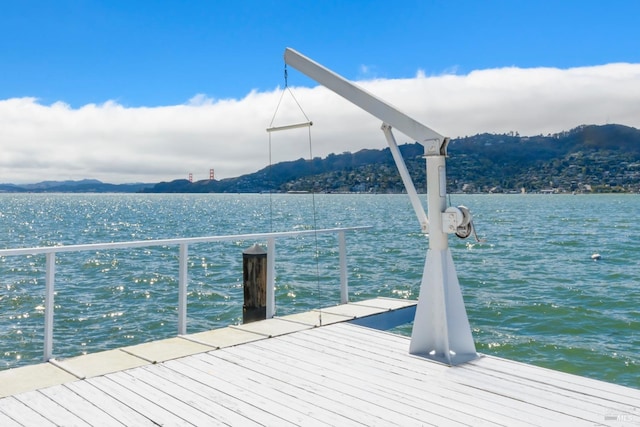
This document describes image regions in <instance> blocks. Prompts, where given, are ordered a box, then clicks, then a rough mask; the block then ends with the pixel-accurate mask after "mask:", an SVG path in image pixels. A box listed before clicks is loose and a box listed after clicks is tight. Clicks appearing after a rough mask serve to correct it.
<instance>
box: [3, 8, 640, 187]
mask: <svg viewBox="0 0 640 427" xmlns="http://www.w3.org/2000/svg"><path fill="white" fill-rule="evenodd" d="M638 16H640V2H639V1H635V0H628V1H623V0H610V1H607V2H605V1H593V0H586V1H546V0H541V1H516V0H513V1H506V0H505V1H498V0H489V1H440V0H438V1H436V0H432V1H429V0H424V1H406V0H399V1H393V2H391V1H315V2H311V1H305V2H302V1H267V0H265V1H224V2H223V1H146V0H136V1H120V0H117V1H106V0H105V1H95V0H94V1H91V0H87V1H82V0H78V1H66V0H58V1H35V0H24V1H6V2H3V4H2V6H1V7H0V61H1V63H0V125H2V126H0V144H2V151H3V154H0V182H15V181H17V182H24V181H28V182H33V181H37V180H39V179H50V178H57V179H79V178H81V177H90V178H98V179H103V180H105V181H109V182H129V181H154V182H156V181H160V180H170V179H175V178H183V177H185V176H186V175H187V173H188V172H189V171H191V170H199V171H200V170H201V171H202V172H201V173H200V174H199V175H200V176H201V178H205V177H206V176H208V169H209V167H208V166H207V165H211V166H210V167H214V168H216V170H217V171H219V172H220V173H219V176H220V177H221V178H222V177H230V176H237V175H238V174H241V173H247V172H252V171H254V170H256V169H257V168H259V167H262V166H264V161H263V160H262V159H257V158H256V159H253V157H251V158H250V159H249V158H248V157H250V155H249V154H247V153H251V152H255V151H256V149H255V148H247V150H248V151H247V152H246V153H240V152H237V153H235V156H234V157H233V158H228V159H227V158H226V157H225V156H224V155H223V154H226V153H224V151H226V150H224V149H223V148H216V147H212V145H211V144H212V142H211V141H218V142H217V143H218V144H219V145H220V147H224V144H230V143H232V141H243V142H239V143H238V144H239V145H242V146H247V147H249V145H250V144H256V146H255V147H257V146H258V145H257V144H261V143H263V142H264V135H263V133H264V128H265V127H266V125H267V124H268V117H271V115H272V114H273V110H274V106H275V102H276V100H277V94H278V90H279V88H281V87H282V85H283V84H284V78H283V67H284V64H283V60H282V54H283V50H284V48H285V47H287V46H289V47H293V48H295V49H296V50H298V51H300V52H302V53H303V54H305V55H307V56H309V57H311V58H313V59H314V60H316V61H318V62H320V63H322V64H323V65H325V66H327V67H329V68H331V69H332V70H333V71H335V72H337V73H339V74H341V75H343V76H345V77H346V78H348V79H350V80H354V81H358V82H363V84H365V85H369V87H368V88H369V89H371V90H374V89H376V88H378V89H377V90H379V92H376V93H378V94H380V95H385V94H389V95H388V96H389V97H391V98H393V103H394V104H396V105H398V106H399V107H402V106H403V105H406V106H407V107H406V110H407V111H408V112H411V113H412V114H414V115H415V116H417V118H418V119H420V120H425V121H426V122H427V123H425V124H427V125H429V124H432V123H430V117H434V120H435V124H436V125H439V126H441V128H440V129H438V130H442V131H443V132H442V133H444V134H446V135H449V136H452V137H456V136H463V135H465V134H469V133H477V132H485V131H486V132H502V131H507V130H510V129H511V130H518V131H520V132H521V133H546V132H557V131H561V130H565V129H566V128H570V127H571V126H575V125H579V124H582V123H583V122H584V123H596V124H598V123H605V122H610V121H615V122H622V124H627V125H630V126H636V127H637V126H640V123H638V122H637V121H634V120H633V119H632V118H629V117H635V116H637V114H635V110H633V102H634V100H635V104H640V102H638V101H639V100H638V98H639V97H640V92H639V91H640V89H638V87H637V86H636V85H633V82H634V81H636V80H638V79H637V78H636V77H637V76H638V74H637V73H638V71H637V67H635V66H637V65H638V64H640V49H639V48H638V40H640V26H639V25H638V23H637V20H638ZM621 63H626V64H627V65H629V64H630V65H632V66H633V67H627V68H625V69H624V70H622V69H621V68H620V67H618V68H615V69H613V68H597V67H600V66H608V65H611V64H621ZM594 67H595V68H594ZM582 68H584V69H585V70H587V72H577V73H575V72H574V73H573V74H571V75H569V74H567V73H568V70H570V69H582ZM490 70H493V71H490ZM553 70H555V71H557V73H555V74H554V72H555V71H553ZM552 71H553V72H552ZM501 72H502V73H506V74H500V73H501ZM585 73H586V74H588V75H590V76H591V75H592V74H593V76H595V77H593V80H589V81H588V82H587V81H583V80H580V81H579V84H578V83H576V86H575V88H574V92H571V93H569V92H568V91H569V89H567V88H571V87H573V86H571V85H570V84H569V85H568V84H567V81H568V82H573V83H575V82H577V81H578V79H577V78H576V77H575V76H576V75H578V76H581V77H580V78H582V77H583V76H584V75H585ZM443 76H449V77H451V78H450V79H448V80H438V79H439V78H442V77H443ZM453 77H457V78H453ZM472 77H473V78H472ZM425 79H426V80H425ZM520 79H521V80H520ZM545 79H549V80H545ZM565 79H566V80H565ZM412 81H414V83H416V84H418V83H420V84H421V85H422V86H421V87H423V86H425V85H426V86H429V87H436V88H441V89H442V88H446V89H447V90H444V89H443V92H442V93H443V94H446V96H450V97H451V99H452V101H451V103H449V104H447V103H446V102H445V101H446V100H444V99H443V96H439V97H438V96H434V97H432V95H437V94H438V91H437V90H436V89H430V92H428V93H426V94H422V93H421V92H415V90H408V89H407V88H404V89H399V88H400V86H398V87H397V88H395V89H394V88H393V87H392V86H393V85H394V84H398V85H402V84H409V83H410V82H412ZM487 82H489V83H487ZM501 82H502V83H504V84H503V85H502V86H496V85H500V83H501ZM532 82H537V86H535V85H534V83H532ZM628 82H631V83H628ZM616 83H617V84H618V85H619V87H617V89H615V90H614V89H609V86H608V85H611V84H616ZM449 84H451V85H453V86H448V85H449ZM289 85H290V86H293V87H305V88H309V89H310V90H311V88H313V87H315V86H316V84H315V83H314V82H312V81H310V80H309V79H307V78H305V77H304V76H302V75H301V74H300V73H298V72H296V71H295V70H289ZM431 85H439V86H431ZM527 85H528V86H530V87H529V88H528V89H527V88H525V86H527ZM551 85H558V90H553V89H549V91H548V92H547V91H545V90H544V87H545V86H547V87H549V88H551ZM533 86H535V87H533ZM624 87H626V88H627V89H626V90H623V89H622V88H624ZM423 89H424V87H423ZM314 90H315V92H309V96H308V97H307V98H306V99H305V98H302V99H301V101H302V104H303V105H304V104H306V105H307V106H309V108H310V109H312V110H313V109H314V108H317V112H316V114H317V115H318V116H319V117H324V115H323V114H325V113H324V112H323V111H325V110H321V109H320V104H322V103H324V104H322V105H324V107H325V109H326V110H327V111H338V110H339V108H338V107H336V105H339V103H340V102H342V101H336V99H334V98H326V97H325V96H324V95H323V96H322V97H319V98H316V96H319V95H318V93H321V92H317V91H318V88H315V89H314ZM425 90H427V89H425ZM527 90H529V91H530V92H527V93H525V92H526V91H527ZM565 90H566V93H564V92H563V91H565ZM298 91H299V92H301V93H302V94H307V92H305V90H303V89H302V88H300V89H298V90H296V92H298ZM591 91H593V92H594V94H593V96H594V98H585V94H584V92H591ZM400 93H406V95H407V97H406V98H404V97H401V96H400V95H399V94H400ZM465 93H467V94H468V96H469V99H466V100H465V98H464V97H465ZM496 93H500V94H501V98H496V99H495V100H493V99H491V100H488V99H487V98H492V97H493V96H498V95H494V94H496ZM607 93H609V94H610V95H609V98H606V96H607V95H606V94H607ZM313 94H315V95H313ZM412 94H413V95H414V96H413V97H411V95H412ZM556 95H557V96H562V99H561V100H555V99H552V98H551V97H552V96H556ZM574 95H575V97H574ZM596 95H597V96H600V98H595V96H596ZM483 97H484V99H487V103H488V104H490V105H496V106H498V105H499V106H501V108H502V109H496V110H491V111H490V112H491V113H492V116H491V117H489V116H488V114H487V120H485V121H482V120H480V119H479V116H482V115H484V114H486V113H488V112H489V111H488V110H486V109H485V108H484V107H480V109H481V111H478V110H474V111H478V114H475V113H470V112H469V110H465V109H464V108H463V106H464V105H465V104H467V105H476V106H477V105H478V104H477V99H479V98H483ZM545 97H546V98H545ZM383 98H384V96H383ZM416 98H417V99H416ZM534 98H535V99H537V98H543V99H546V100H547V101H546V102H547V104H546V106H544V105H540V106H538V110H532V111H531V114H537V115H538V117H541V116H540V115H541V113H540V112H541V111H547V110H549V109H550V108H551V106H554V105H559V103H560V101H562V102H564V101H567V100H569V99H574V102H576V103H578V104H579V105H581V106H582V105H585V104H589V105H591V106H592V107H593V108H596V106H600V107H602V106H606V111H604V110H602V111H600V110H597V111H594V110H593V108H592V110H589V111H586V110H585V111H582V110H581V109H578V110H580V111H577V112H575V114H578V113H580V114H583V116H582V117H578V116H576V115H571V114H569V112H568V111H567V110H568V109H570V108H571V107H568V106H570V105H573V104H571V103H570V102H568V101H567V104H566V105H564V104H563V105H564V106H563V107H562V106H561V107H557V108H560V110H558V111H564V112H565V113H566V115H563V116H562V117H565V116H566V120H565V121H555V120H546V121H544V120H542V118H541V119H540V120H538V123H533V122H531V121H527V120H525V119H524V118H523V116H513V117H511V116H509V114H507V113H511V112H512V111H511V110H512V109H513V107H514V105H516V109H518V108H520V107H522V109H523V110H525V103H526V104H527V105H528V104H530V103H531V102H532V99H534ZM620 98H624V99H623V101H624V102H627V103H628V105H630V106H631V107H626V104H625V105H624V106H620V107H615V108H614V106H615V104H616V103H618V101H619V100H620ZM327 99H328V101H327ZM465 101H469V102H466V103H465ZM419 102H422V103H423V104H424V105H425V107H424V109H420V108H421V107H420V106H419V105H417V104H418V103H419ZM430 102H431V103H432V105H431V106H426V105H427V104H429V103H430ZM536 102H542V100H538V101H536ZM336 103H337V104H336ZM196 104H197V105H196ZM340 105H341V104H340ZM439 105H441V106H440V107H439ZM181 106H182V107H184V106H190V108H194V110H189V112H188V115H189V117H190V118H189V119H188V120H187V119H186V118H184V117H183V116H182V115H186V114H187V113H185V108H180V107H181ZM196 106H200V107H202V108H199V109H197V111H196ZM458 106H460V109H458ZM427 107H428V108H433V109H434V110H429V109H428V108H427ZM600 107H598V108H600ZM340 108H342V106H340ZM345 108H347V107H345ZM554 108H555V107H554ZM636 108H637V107H636ZM207 109H209V110H207ZM571 109H575V108H571ZM205 110H206V111H208V112H209V113H211V114H215V115H216V117H220V116H224V117H225V119H224V123H229V122H234V120H235V121H236V123H235V124H236V125H237V127H238V128H246V129H253V128H255V129H258V130H259V132H262V133H258V131H256V133H253V134H251V135H249V134H248V133H247V134H241V132H242V130H237V131H234V130H231V129H228V130H227V129H226V128H225V129H222V128H223V127H224V126H223V125H219V126H217V127H216V126H213V125H211V124H209V126H208V127H207V126H205V125H204V124H202V126H203V127H199V126H200V122H194V121H193V120H196V119H194V118H193V117H201V118H200V119H199V120H201V121H202V123H204V122H207V121H208V120H209V119H208V118H207V117H208V116H207V115H206V114H205ZM223 111H224V112H223ZM349 111H350V110H349ZM256 112H259V113H256ZM445 112H446V113H447V114H448V117H449V118H450V121H447V120H444V119H439V118H438V117H439V114H444V113H445ZM235 113H237V114H238V115H237V116H233V115H232V114H235ZM173 114H175V116H173ZM327 114H328V113H327ZM349 114H350V113H349ZM557 114H558V113H557V112H554V113H553V114H551V115H550V117H556V116H557ZM470 115H473V116H474V120H475V122H473V123H470V122H469V123H467V122H465V121H466V120H468V119H469V117H470ZM347 116H348V114H347ZM476 116H477V117H476ZM234 117H237V119H234ZM355 117H356V118H357V119H356V120H360V119H363V120H364V116H362V115H357V116H355ZM173 118H175V120H174V119H173ZM253 119H255V120H256V121H255V122H252V120H253ZM312 119H313V117H312ZM158 120H162V122H163V123H161V126H160V125H155V124H158ZM327 120H328V121H330V122H332V124H333V125H334V127H336V128H340V129H342V128H346V127H347V123H346V122H345V123H336V122H337V121H339V120H340V119H339V118H335V117H334V118H331V117H330V116H327ZM528 120H530V118H529V119H528ZM31 121H32V122H31ZM136 121H137V123H138V124H140V125H136V124H135V123H134V122H136ZM173 121H175V123H177V125H176V126H177V127H176V128H170V127H168V125H167V124H166V123H167V122H173ZM209 121H211V120H209ZM213 121H214V122H215V120H213ZM265 121H267V123H264V122H265ZM25 122H31V123H29V127H28V128H27V127H19V126H18V125H17V123H23V124H24V123H25ZM461 122H465V125H460V126H456V125H455V123H461ZM154 123H155V124H154ZM369 123H370V122H366V123H365V122H364V121H363V124H362V126H367V129H368V126H369ZM56 124H58V125H59V127H55V126H56ZM109 124H111V125H112V127H111V128H109V129H107V130H104V132H101V131H99V130H100V129H103V128H105V127H107V126H108V125H109ZM3 126H4V129H2V128H3ZM7 126H8V129H7ZM327 127H328V126H325V127H324V128H321V130H320V131H319V132H320V136H321V137H322V138H326V139H327V141H329V140H331V141H334V140H336V136H333V135H330V133H329V131H328V129H327ZM356 127H357V126H356ZM156 128H162V130H163V131H164V134H163V135H159V133H157V132H156V133H154V132H151V131H150V132H148V133H145V134H144V136H140V134H141V133H142V132H146V131H145V129H150V130H154V129H155V130H157V129H156ZM190 128H193V129H196V130H195V131H194V132H195V134H194V132H192V131H190ZM442 128H444V129H442ZM314 131H315V130H314ZM234 132H238V133H237V134H236V133H234ZM323 132H324V133H323ZM376 132H379V130H378V129H376ZM52 134H53V135H58V134H60V137H59V138H57V139H56V138H53V137H50V136H49V135H52ZM97 134H100V135H99V136H96V135H97ZM106 134H109V135H110V136H105V135H106ZM166 135H172V139H171V140H169V139H167V138H168V137H167V136H166ZM357 135H361V136H360V137H358V136H357ZM374 135H377V134H374V133H372V134H365V133H363V132H359V131H358V132H355V133H354V134H353V135H352V136H349V137H346V138H344V140H346V141H348V143H345V142H343V143H342V145H340V144H333V145H332V144H329V143H327V144H325V145H323V147H325V148H324V149H318V150H317V154H318V155H325V154H328V153H329V152H342V151H354V150H357V149H360V148H365V147H367V148H382V147H383V146H384V141H383V143H382V145H380V146H378V143H379V141H378V139H382V138H378V137H377V136H374ZM153 138H158V139H162V141H161V143H158V144H157V145H156V146H154V145H153V144H152V143H151V142H149V140H150V139H153ZM287 138H289V136H287V137H283V140H285V139H287ZM322 138H321V140H320V141H319V142H320V144H322ZM140 140H145V141H146V142H145V143H142V142H141V143H140V145H138V141H140ZM122 141H125V142H122ZM206 141H209V142H208V144H209V146H208V147H209V148H210V149H211V159H203V156H204V157H206V156H208V152H207V144H206V143H205V142H206ZM222 141H224V142H222ZM374 141H375V143H374ZM190 142H193V150H190V149H189V147H190V145H189V143H190ZM399 142H402V141H399ZM119 144H122V145H119ZM152 146H153V147H156V148H157V147H166V148H167V151H162V150H161V149H160V148H157V151H158V152H157V153H156V154H155V155H154V156H153V157H148V156H147V154H146V152H145V150H149V147H152ZM174 146H179V147H180V149H181V151H180V153H179V154H180V159H181V162H184V163H182V164H181V165H179V166H174V165H171V164H169V163H166V161H165V160H163V159H165V158H171V157H172V156H174V158H175V155H176V153H175V152H174V151H173V150H175V148H173V147H174ZM11 147H14V148H15V150H14V148H11ZM16 147H17V148H16ZM88 147H91V150H89V151H91V153H89V154H86V155H80V154H78V153H80V152H84V151H88ZM135 147H138V148H137V150H134V148H135ZM106 148H110V150H107V149H106ZM154 149H155V148H154ZM260 149H262V147H261V146H260ZM56 151H57V153H55V152H56ZM190 151H192V157H189V153H190ZM282 151H283V154H282V159H287V158H288V157H287V156H293V157H294V158H298V157H304V156H303V155H302V154H300V153H296V152H293V151H295V150H290V149H289V148H288V146H286V145H284V146H283V148H282ZM51 153H54V154H51ZM119 156H120V157H119ZM122 156H126V157H127V158H129V157H131V156H136V157H139V158H140V162H141V163H142V164H145V165H147V164H149V165H151V164H153V165H156V166H154V167H151V166H149V167H148V168H146V169H145V168H141V167H140V166H139V163H138V164H137V165H136V162H131V164H130V165H127V164H126V163H127V162H123V161H121V157H122ZM205 171H206V172H205ZM197 176H198V174H196V177H197Z"/></svg>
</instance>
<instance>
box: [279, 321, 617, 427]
mask: <svg viewBox="0 0 640 427" xmlns="http://www.w3.org/2000/svg"><path fill="white" fill-rule="evenodd" d="M347 328H349V329H347ZM337 329H338V328H334V329H333V330H329V329H325V330H323V331H319V335H329V336H330V337H331V339H333V340H336V342H339V343H340V344H341V347H340V349H341V351H345V352H353V351H358V350H357V348H358V346H356V345H355V344H353V343H355V342H357V340H358V339H359V338H358V335H359V336H361V339H362V340H364V339H366V338H368V340H367V342H368V343H369V344H371V345H373V346H376V345H379V344H377V343H376V342H375V341H374V342H372V341H371V338H370V337H369V334H368V332H367V330H366V329H363V328H353V327H352V326H351V325H348V326H346V327H344V326H340V330H339V333H338V331H337ZM303 336H304V334H302V335H300V336H299V337H303ZM377 337H378V338H380V339H382V340H386V341H390V342H392V341H396V337H393V336H391V335H390V334H378V335H377ZM283 339H285V340H286V339H287V338H286V337H283ZM343 340H347V341H344V342H342V341H343ZM363 342H364V341H363ZM350 343H351V344H350ZM407 344H408V339H407ZM378 348H380V347H378ZM350 349H351V350H350ZM396 351H397V348H396ZM402 351H408V345H407V349H406V350H402ZM378 355H379V354H378V353H375V352H374V356H373V357H375V356H378ZM361 356H364V354H362V355H361ZM397 356H399V357H401V358H404V362H403V364H402V366H404V367H406V368H407V369H410V370H412V371H413V372H414V374H413V376H414V377H415V378H422V379H423V380H424V381H433V378H424V377H423V375H424V368H423V367H422V366H423V365H424V362H427V363H432V362H428V361H426V360H425V359H423V358H421V357H415V356H414V357H406V356H405V355H403V354H400V353H398V354H397ZM488 358H489V357H488V356H485V357H483V358H481V359H479V360H477V361H475V362H473V363H475V364H482V362H483V361H484V360H485V359H488ZM435 365H439V364H435ZM439 366H443V368H444V371H442V375H441V376H440V377H441V379H440V380H439V383H440V384H441V386H442V387H445V388H448V389H452V390H457V391H460V392H463V393H469V394H471V395H473V396H476V397H482V398H486V399H490V400H491V401H496V402H501V403H502V404H506V405H508V406H507V407H509V408H510V409H512V412H513V413H514V414H519V416H522V415H526V414H527V413H535V414H536V416H537V417H547V418H549V419H550V420H558V421H559V420H562V419H566V420H574V421H573V422H578V420H580V419H584V418H585V417H587V419H593V418H598V417H600V416H602V414H603V412H604V409H603V408H604V406H603V405H602V402H593V403H591V404H590V405H588V406H587V405H584V404H583V403H582V402H581V401H580V397H581V396H582V394H577V395H568V396H566V397H565V400H562V401H561V402H559V401H558V393H559V392H560V390H556V389H553V388H552V389H551V390H549V391H553V393H550V392H549V391H547V392H546V393H540V392H539V388H538V386H537V384H535V383H532V382H525V383H522V382H517V381H516V382H515V384H514V383H512V382H510V381H506V382H505V383H503V382H502V381H500V380H496V381H493V380H492V379H491V378H489V377H488V376H487V373H486V372H484V371H482V370H481V371H480V372H479V373H478V374H474V375H471V377H470V378H471V379H470V380H469V381H465V380H461V378H465V376H466V372H468V371H467V370H468V369H469V368H468V366H469V365H468V364H466V365H462V366H458V367H452V368H450V367H445V366H444V365H439ZM460 386H463V387H460ZM507 390H509V391H507ZM545 402H546V404H545ZM521 403H526V405H527V408H523V407H522V404H521ZM598 403H600V404H598ZM567 409H570V410H569V411H568V410H567ZM589 414H591V415H589Z"/></svg>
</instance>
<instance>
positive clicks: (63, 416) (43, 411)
mask: <svg viewBox="0 0 640 427" xmlns="http://www.w3.org/2000/svg"><path fill="white" fill-rule="evenodd" d="M56 389H59V388H55V387H54V390H56ZM46 390H47V389H44V390H43V391H30V392H27V393H21V394H18V395H16V396H15V398H16V399H18V400H19V401H20V402H22V403H24V404H25V405H26V406H28V407H30V408H31V409H33V410H34V411H36V412H37V413H39V414H40V415H42V416H43V417H44V418H46V419H48V420H49V421H51V422H52V423H54V424H56V425H64V426H70V427H71V426H74V427H76V426H77V427H84V426H89V425H91V424H89V423H88V422H86V421H85V420H83V419H82V418H80V417H79V416H77V415H76V414H74V413H72V412H70V411H68V410H67V409H66V408H65V407H64V406H62V405H60V404H59V403H57V402H56V401H55V400H52V399H46V398H45V399H43V398H42V396H43V395H45V396H47V397H49V396H48V395H47V394H46V393H45V392H46ZM96 409H97V408H96ZM102 415H103V416H106V414H105V413H104V412H103V413H102Z"/></svg>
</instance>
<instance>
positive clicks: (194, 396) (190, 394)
mask: <svg viewBox="0 0 640 427" xmlns="http://www.w3.org/2000/svg"><path fill="white" fill-rule="evenodd" d="M129 375H131V376H133V377H135V378H136V379H138V380H142V381H144V382H146V383H147V384H150V385H153V386H154V387H157V388H160V389H161V390H162V391H163V392H164V393H166V394H168V395H170V396H172V397H173V398H175V399H178V400H181V401H182V402H184V403H186V404H188V405H189V406H190V407H192V408H194V409H196V410H199V411H201V412H203V413H205V414H207V415H208V416H210V417H211V418H214V419H215V420H216V421H217V422H220V423H223V424H228V425H242V426H252V425H261V424H259V423H257V422H254V421H253V420H251V419H249V418H247V417H245V416H243V415H242V414H239V413H237V412H235V411H233V410H232V409H229V408H227V407H225V406H223V405H221V404H220V403H219V402H218V401H217V400H216V399H212V396H211V393H209V390H203V388H204V387H202V386H201V384H199V383H198V382H197V381H194V380H190V381H189V380H187V381H185V377H184V376H183V375H181V374H179V373H177V372H175V371H171V370H170V369H167V368H165V367H155V368H153V369H145V368H140V369H136V370H134V371H131V372H129ZM199 385H200V386H201V387H198V386H199Z"/></svg>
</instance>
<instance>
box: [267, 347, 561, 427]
mask: <svg viewBox="0 0 640 427" xmlns="http://www.w3.org/2000/svg"><path fill="white" fill-rule="evenodd" d="M292 338H293V339H295V340H296V341H297V340H298V339H300V337H299V336H296V337H287V338H284V337H283V339H282V340H283V341H284V340H286V341H292ZM301 345H308V347H307V348H308V350H309V351H314V349H315V348H317V345H316V344H315V343H314V342H313V341H304V340H301ZM278 347H279V348H282V351H287V350H291V349H290V348H288V347H287V346H286V345H283V344H279V346H278ZM327 356H331V357H332V360H333V362H332V363H333V364H332V365H330V366H327V367H326V369H331V370H333V371H335V372H336V373H337V374H341V375H344V376H345V378H351V377H354V378H356V381H357V380H359V379H361V378H369V377H370V376H371V375H376V376H377V381H376V383H375V384H368V383H366V382H365V383H364V384H363V386H369V387H375V388H376V389H377V390H378V391H379V392H380V393H384V394H386V395H388V396H389V398H393V399H395V400H398V401H400V402H404V403H406V404H411V405H414V406H416V407H423V406H425V405H433V408H436V407H438V406H440V407H441V408H440V409H439V410H438V411H439V413H440V414H441V415H446V414H448V416H449V417H454V419H458V420H462V419H464V417H465V414H466V417H467V419H468V420H469V421H470V422H472V423H474V424H477V423H478V422H481V421H482V419H484V420H485V421H488V420H490V422H492V423H497V422H503V423H505V424H507V425H527V424H529V425H531V423H530V422H529V420H528V419H527V418H526V415H527V412H528V411H527V409H528V408H527V407H526V405H524V404H518V402H516V406H518V411H514V410H513V409H512V408H510V407H509V406H505V404H506V403H510V402H507V401H502V402H500V401H499V402H496V401H495V399H494V398H493V396H475V395H474V394H471V393H468V392H466V391H465V390H456V389H450V387H449V384H448V383H447V382H446V381H443V380H442V379H441V377H442V372H444V370H446V369H450V368H447V367H445V366H443V365H439V364H434V365H435V366H436V367H438V368H441V369H442V370H443V371H432V372H431V373H430V374H424V373H423V375H422V376H421V378H419V379H417V378H416V371H415V370H413V371H412V370H409V369H407V368H406V367H404V366H403V364H401V363H399V362H397V361H394V360H392V359H378V360H373V359H372V356H371V353H367V352H366V351H365V350H363V351H362V354H360V355H359V356H360V357H361V358H362V359H361V362H360V363H359V364H357V365H355V366H352V365H347V364H344V363H341V362H342V361H343V360H344V359H345V354H344V353H343V352H342V348H341V349H324V350H323V359H325V358H326V357H327ZM346 359H348V358H346ZM330 363H331V362H330ZM421 363H422V365H424V364H431V363H432V362H429V361H424V360H422V361H421ZM460 401H464V402H465V407H460V404H459V402H460ZM429 407H430V408H432V406H429ZM432 410H434V411H435V410H436V409H432ZM516 412H517V415H514V413H516ZM530 412H531V414H533V413H535V412H534V411H530ZM537 414H538V415H540V411H537ZM523 416H524V417H523ZM543 418H544V417H543ZM547 419H548V421H549V422H552V421H553V417H548V418H547Z"/></svg>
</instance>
